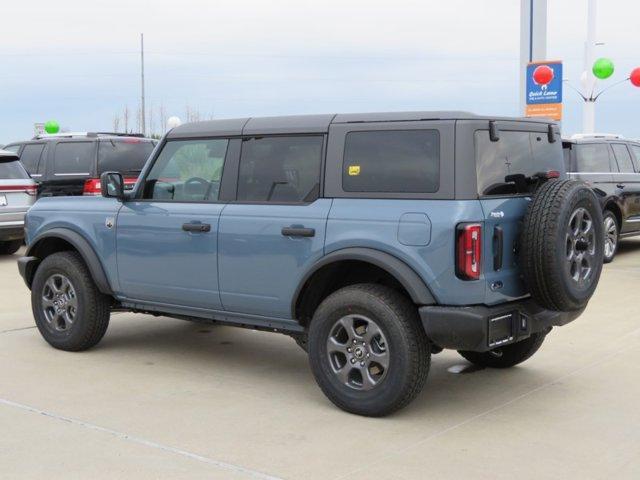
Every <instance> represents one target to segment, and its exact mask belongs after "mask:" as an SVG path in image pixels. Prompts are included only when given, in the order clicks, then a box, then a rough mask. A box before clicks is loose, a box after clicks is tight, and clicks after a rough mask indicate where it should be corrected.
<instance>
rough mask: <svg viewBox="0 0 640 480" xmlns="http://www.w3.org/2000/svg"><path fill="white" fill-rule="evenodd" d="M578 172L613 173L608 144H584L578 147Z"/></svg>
mask: <svg viewBox="0 0 640 480" xmlns="http://www.w3.org/2000/svg"><path fill="white" fill-rule="evenodd" d="M575 149H576V166H577V168H578V172H583V173H605V172H606V173H608V172H610V171H611V164H610V159H609V148H608V147H607V144H606V143H583V144H581V145H576V147H575Z"/></svg>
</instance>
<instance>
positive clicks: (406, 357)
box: [308, 284, 431, 417]
mask: <svg viewBox="0 0 640 480" xmlns="http://www.w3.org/2000/svg"><path fill="white" fill-rule="evenodd" d="M308 338H309V343H308V347H309V361H310V364H311V370H312V371H313V374H314V376H315V378H316V381H317V382H318V385H319V386H320V388H321V389H322V391H323V392H324V393H325V395H326V396H327V397H328V398H329V399H330V400H331V401H332V402H333V403H334V404H336V405H337V406H338V407H340V408H342V409H343V410H346V411H348V412H351V413H356V414H359V415H367V416H376V417H377V416H383V415H387V414H389V413H392V412H394V411H396V410H398V409H400V408H402V407H404V406H406V405H407V404H409V402H411V400H413V399H414V398H415V396H416V395H417V394H418V393H419V392H420V390H421V389H422V387H423V385H424V383H425V381H426V378H427V373H428V371H429V363H430V356H431V354H430V350H429V343H428V341H427V338H426V335H425V333H424V330H423V329H422V326H421V325H420V322H419V320H418V316H417V310H416V307H415V305H413V304H412V303H411V302H410V301H409V300H408V299H407V298H405V297H404V296H403V295H401V294H400V293H398V292H396V291H394V290H392V289H390V288H387V287H383V286H381V285H373V284H360V285H353V286H349V287H345V288H343V289H341V290H338V291H337V292H335V293H333V294H331V295H330V296H329V297H327V298H326V299H325V300H324V301H323V302H322V303H321V304H320V306H319V307H318V309H317V310H316V312H315V314H314V316H313V319H312V321H311V324H310V327H309V335H308Z"/></svg>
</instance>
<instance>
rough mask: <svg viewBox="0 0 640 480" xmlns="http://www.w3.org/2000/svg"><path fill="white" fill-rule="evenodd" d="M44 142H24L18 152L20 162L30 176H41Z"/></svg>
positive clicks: (36, 178)
mask: <svg viewBox="0 0 640 480" xmlns="http://www.w3.org/2000/svg"><path fill="white" fill-rule="evenodd" d="M45 146H46V145H45V143H44V142H40V143H26V144H25V145H24V147H23V148H22V151H21V152H20V162H21V163H22V165H23V166H24V168H25V169H26V170H27V172H28V173H29V175H31V178H33V179H34V180H39V179H40V178H41V177H42V173H41V172H42V171H41V165H40V164H41V163H42V158H43V156H44V151H45Z"/></svg>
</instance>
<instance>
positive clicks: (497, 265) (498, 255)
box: [493, 227, 504, 272]
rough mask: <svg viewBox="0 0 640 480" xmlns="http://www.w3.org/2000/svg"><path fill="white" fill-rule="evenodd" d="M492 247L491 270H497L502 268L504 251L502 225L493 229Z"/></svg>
mask: <svg viewBox="0 0 640 480" xmlns="http://www.w3.org/2000/svg"><path fill="white" fill-rule="evenodd" d="M493 248H494V251H493V270H494V271H496V272H497V271H498V270H501V269H502V254H503V252H504V231H503V230H502V227H495V228H494V229H493Z"/></svg>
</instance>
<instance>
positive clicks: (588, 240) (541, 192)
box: [520, 180, 604, 312]
mask: <svg viewBox="0 0 640 480" xmlns="http://www.w3.org/2000/svg"><path fill="white" fill-rule="evenodd" d="M603 244H604V232H603V219H602V210H601V207H600V205H599V203H598V199H597V198H596V196H595V194H594V193H593V191H592V190H591V189H590V188H589V187H588V186H587V185H586V184H584V183H582V182H578V181H575V180H554V181H548V182H546V183H545V184H543V185H542V186H541V187H540V188H539V189H538V191H537V192H536V194H535V195H534V197H533V199H532V200H531V203H530V205H529V207H528V210H527V213H526V215H525V218H524V225H523V229H522V233H521V236H520V256H521V266H522V273H523V277H524V281H525V284H526V286H527V287H528V289H529V292H530V293H531V296H532V297H533V299H534V300H535V301H536V302H537V303H538V304H539V305H540V306H542V307H544V308H547V309H549V310H556V311H562V312H567V311H572V310H578V309H581V308H584V307H585V306H586V305H587V302H588V301H589V299H590V298H591V296H592V295H593V292H594V291H595V289H596V286H597V285H598V280H599V278H600V272H601V271H602V263H603V254H604V245H603Z"/></svg>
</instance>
